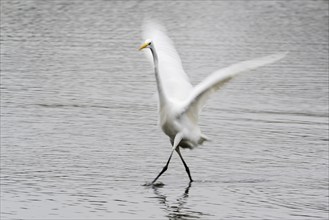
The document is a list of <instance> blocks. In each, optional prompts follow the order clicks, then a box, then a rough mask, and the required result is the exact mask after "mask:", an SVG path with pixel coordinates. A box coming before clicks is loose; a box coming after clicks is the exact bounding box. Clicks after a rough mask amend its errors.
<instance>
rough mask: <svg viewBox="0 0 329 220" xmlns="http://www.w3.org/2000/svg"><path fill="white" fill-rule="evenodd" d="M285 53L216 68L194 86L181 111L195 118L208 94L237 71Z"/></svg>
mask: <svg viewBox="0 0 329 220" xmlns="http://www.w3.org/2000/svg"><path fill="white" fill-rule="evenodd" d="M286 54H287V53H278V54H273V55H269V56H265V57H261V58H256V59H253V60H248V61H243V62H240V63H237V64H233V65H231V66H229V67H226V68H224V69H220V70H217V71H216V72H214V73H213V74H211V75H210V76H208V77H207V78H206V79H205V80H203V81H202V82H201V83H200V84H198V85H197V86H195V87H194V89H193V91H192V93H191V94H190V96H189V98H188V99H187V104H186V105H185V108H184V111H183V112H184V113H187V114H189V115H190V116H191V117H193V118H195V119H196V120H197V119H198V117H199V116H198V115H199V112H200V111H201V109H202V107H203V106H204V104H205V102H206V101H207V100H208V98H209V96H210V95H211V94H213V93H214V92H216V91H217V90H218V89H220V88H221V87H222V85H223V84H225V83H226V82H228V81H229V80H231V79H232V78H233V77H234V76H236V75H237V74H239V73H242V72H246V71H248V70H252V69H255V68H257V67H261V66H264V65H266V64H270V63H273V62H275V61H278V60H280V59H282V58H283V57H285V55H286Z"/></svg>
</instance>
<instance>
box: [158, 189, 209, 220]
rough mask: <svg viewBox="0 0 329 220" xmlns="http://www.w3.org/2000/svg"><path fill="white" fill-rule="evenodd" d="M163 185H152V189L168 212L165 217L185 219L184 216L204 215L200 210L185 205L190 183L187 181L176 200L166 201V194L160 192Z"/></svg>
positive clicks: (198, 216) (199, 216)
mask: <svg viewBox="0 0 329 220" xmlns="http://www.w3.org/2000/svg"><path fill="white" fill-rule="evenodd" d="M163 186H164V185H153V186H152V189H153V191H154V194H155V195H156V198H157V199H158V200H159V202H160V204H161V205H163V206H164V209H165V210H166V212H167V213H168V215H167V217H168V218H169V219H186V218H193V219H196V218H201V216H203V215H204V213H202V212H198V211H194V210H191V209H190V208H189V207H186V202H187V200H188V197H189V191H190V189H191V186H192V183H189V184H188V186H187V187H186V188H184V193H183V194H182V195H181V196H179V197H178V198H177V200H176V201H177V202H174V204H172V203H173V202H171V201H168V199H167V196H166V195H165V194H164V193H163V192H160V191H161V188H162V187H163Z"/></svg>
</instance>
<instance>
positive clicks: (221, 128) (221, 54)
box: [1, 0, 328, 220]
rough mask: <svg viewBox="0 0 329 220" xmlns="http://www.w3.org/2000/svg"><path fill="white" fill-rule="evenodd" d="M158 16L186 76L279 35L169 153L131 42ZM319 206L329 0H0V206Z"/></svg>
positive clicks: (257, 210)
mask: <svg viewBox="0 0 329 220" xmlns="http://www.w3.org/2000/svg"><path fill="white" fill-rule="evenodd" d="M146 17H151V18H155V19H158V20H160V21H161V22H162V23H163V24H164V25H165V26H166V27H167V29H168V33H169V35H170V37H171V38H172V39H173V40H174V42H175V45H176V47H177V50H178V51H179V53H180V55H181V58H182V61H183V66H184V68H185V70H186V72H187V73H188V74H189V76H190V78H191V81H192V82H193V84H197V83H198V82H200V81H201V80H202V79H203V78H205V77H206V76H207V75H208V74H210V73H211V72H213V71H215V70H217V69H219V68H222V67H225V66H227V65H230V64H233V63H235V62H239V61H242V60H247V59H251V58H255V57H259V56H263V55H268V54H271V53H275V52H283V51H289V54H288V56H287V57H286V58H285V59H284V60H281V61H279V62H277V63H275V64H272V65H269V66H266V67H262V68H259V69H257V70H255V71H252V72H249V73H247V74H244V75H241V76H239V77H237V78H236V79H235V80H232V81H231V82H230V83H229V84H228V85H227V86H226V87H225V88H223V89H222V90H221V91H219V92H218V93H217V94H216V95H215V96H213V97H212V99H211V100H210V101H209V102H208V103H207V106H206V108H205V109H204V111H203V112H202V114H201V117H200V126H201V129H202V131H203V133H205V134H206V135H207V136H208V137H209V138H210V139H211V142H207V143H205V144H204V145H203V146H201V147H199V148H197V149H194V150H192V151H191V150H184V151H182V154H183V156H184V158H185V160H186V162H187V164H188V165H189V167H190V169H191V173H192V177H193V178H194V179H195V182H193V183H192V184H191V185H190V186H189V184H188V176H187V175H186V173H185V170H184V167H183V165H182V164H181V161H180V159H179V157H178V156H177V155H174V157H173V159H172V161H171V163H170V166H169V169H168V171H167V172H166V173H165V174H164V175H163V176H162V177H161V178H160V179H159V181H160V182H161V183H163V184H162V185H159V186H157V187H147V186H143V184H145V183H146V182H150V181H151V180H153V178H154V177H155V176H156V175H157V174H158V172H159V171H160V170H161V169H162V167H163V166H164V164H165V162H166V160H167V158H168V156H169V153H170V143H169V140H168V138H167V137H166V136H165V135H164V134H163V133H162V132H161V130H160V129H159V128H158V126H157V104H156V99H154V93H155V91H156V87H155V79H154V74H153V68H152V66H151V65H150V64H149V63H148V61H147V60H146V58H145V57H144V55H143V53H141V52H139V51H137V48H138V47H139V46H140V44H141V43H142V42H143V40H144V39H142V38H141V25H142V23H143V20H144V18H146ZM198 218H200V219H287V220H288V219H328V1H307V0H305V1H280V0H278V1H98V0H86V1H80V0H72V1H66V0H55V1H50V0H49V1H46V0H44V1H41V0H40V1H38V0H21V1H13V0H4V1H2V2H1V219H198Z"/></svg>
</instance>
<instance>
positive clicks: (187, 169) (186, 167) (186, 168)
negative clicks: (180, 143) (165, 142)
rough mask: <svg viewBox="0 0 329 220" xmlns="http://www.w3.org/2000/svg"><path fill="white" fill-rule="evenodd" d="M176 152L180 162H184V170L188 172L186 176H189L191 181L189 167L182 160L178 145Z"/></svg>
mask: <svg viewBox="0 0 329 220" xmlns="http://www.w3.org/2000/svg"><path fill="white" fill-rule="evenodd" d="M176 152H177V153H178V155H179V157H180V159H181V160H182V162H183V164H184V167H185V170H186V172H187V174H188V177H189V178H190V182H193V179H192V177H191V173H190V169H189V168H188V166H187V165H186V163H185V161H184V159H183V156H182V154H181V153H180V150H179V147H177V148H176Z"/></svg>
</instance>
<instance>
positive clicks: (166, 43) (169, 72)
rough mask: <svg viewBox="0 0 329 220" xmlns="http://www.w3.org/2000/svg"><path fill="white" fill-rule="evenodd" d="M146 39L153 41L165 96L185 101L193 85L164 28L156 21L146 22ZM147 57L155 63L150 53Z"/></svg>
mask: <svg viewBox="0 0 329 220" xmlns="http://www.w3.org/2000/svg"><path fill="white" fill-rule="evenodd" d="M143 30H144V31H143V37H144V39H150V40H152V43H153V45H154V47H155V50H156V53H157V55H158V60H159V66H158V68H159V75H160V80H161V83H162V86H163V88H164V92H165V95H166V96H167V97H168V98H169V99H172V100H173V99H174V100H179V101H183V100H186V98H187V97H188V96H189V95H190V92H191V90H192V85H191V83H190V81H189V78H188V76H187V75H186V73H185V72H184V70H183V66H182V62H181V59H180V58H179V55H178V53H177V51H176V49H175V47H174V44H173V42H172V40H171V39H170V38H169V37H168V36H167V35H166V30H165V28H164V27H163V26H161V25H160V24H158V23H155V22H154V21H146V22H145V23H144V26H143ZM146 55H147V56H148V58H149V59H150V61H151V62H152V63H153V59H152V56H151V54H150V51H148V50H146Z"/></svg>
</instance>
